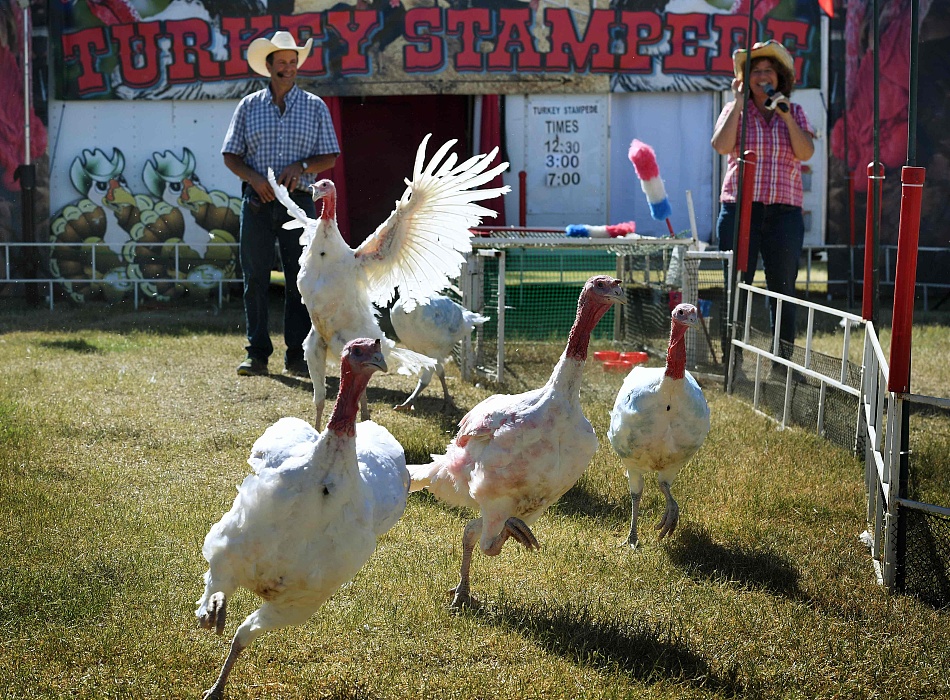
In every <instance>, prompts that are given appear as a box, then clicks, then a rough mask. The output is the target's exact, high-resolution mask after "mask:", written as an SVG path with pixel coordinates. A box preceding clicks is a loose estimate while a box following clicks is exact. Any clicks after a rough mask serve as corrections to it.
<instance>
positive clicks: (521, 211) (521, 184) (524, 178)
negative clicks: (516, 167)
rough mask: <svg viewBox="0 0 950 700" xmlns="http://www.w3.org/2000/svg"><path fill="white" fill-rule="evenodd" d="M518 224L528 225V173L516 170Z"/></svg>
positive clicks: (521, 225) (522, 226)
mask: <svg viewBox="0 0 950 700" xmlns="http://www.w3.org/2000/svg"><path fill="white" fill-rule="evenodd" d="M518 188H519V189H518V225H519V226H520V227H521V228H524V227H525V226H527V225H528V223H527V222H528V173H526V172H525V171H524V170H520V171H519V172H518Z"/></svg>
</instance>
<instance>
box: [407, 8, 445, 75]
mask: <svg viewBox="0 0 950 700" xmlns="http://www.w3.org/2000/svg"><path fill="white" fill-rule="evenodd" d="M433 31H437V32H441V31H442V11H441V10H440V9H439V8H437V7H416V8H414V9H412V10H409V12H407V13H406V20H405V37H406V42H407V43H406V46H405V48H403V65H404V68H405V70H406V72H407V73H423V72H433V71H436V70H439V69H441V68H443V67H444V66H445V41H444V40H443V39H442V37H441V36H435V35H434V34H433V33H432V32H433Z"/></svg>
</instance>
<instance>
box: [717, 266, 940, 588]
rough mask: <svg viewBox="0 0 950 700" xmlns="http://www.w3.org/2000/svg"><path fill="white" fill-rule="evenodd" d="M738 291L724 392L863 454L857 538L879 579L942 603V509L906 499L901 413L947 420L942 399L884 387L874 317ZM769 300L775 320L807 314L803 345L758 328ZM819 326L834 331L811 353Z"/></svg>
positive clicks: (907, 469) (906, 423)
mask: <svg viewBox="0 0 950 700" xmlns="http://www.w3.org/2000/svg"><path fill="white" fill-rule="evenodd" d="M738 290H739V291H738V293H737V297H738V302H737V304H736V305H735V307H734V316H733V327H734V329H735V337H734V338H733V339H732V344H733V345H734V346H735V348H736V349H737V350H739V351H741V356H742V363H741V368H740V367H738V366H737V363H736V359H735V358H736V357H737V356H738V355H736V354H735V353H734V354H733V360H732V362H733V365H732V367H731V371H730V373H729V377H728V381H727V388H728V389H729V391H731V392H736V393H738V394H739V395H740V398H746V399H748V400H750V401H751V403H752V406H753V408H754V409H755V410H756V411H757V412H759V413H762V414H764V415H766V416H768V417H770V418H772V419H773V420H776V421H777V422H778V423H780V425H782V426H783V427H785V426H787V425H790V424H793V423H794V424H797V425H800V426H803V427H808V428H810V429H813V430H815V431H816V432H817V433H818V434H820V435H823V436H825V437H827V438H830V439H832V440H833V441H835V442H836V443H838V444H840V445H841V446H843V447H845V448H847V449H851V450H852V451H854V452H855V454H857V455H858V456H859V457H861V458H863V460H864V465H865V470H864V471H865V489H866V494H867V513H866V519H867V530H866V531H865V532H864V533H862V534H861V540H862V541H863V542H864V543H865V544H866V545H867V546H868V547H869V549H870V552H871V557H872V561H873V563H874V570H875V574H876V576H877V579H878V581H879V582H880V583H881V584H883V585H884V586H886V587H887V588H888V590H892V591H897V592H912V593H915V594H917V595H920V596H921V597H923V598H924V599H925V600H928V601H930V602H933V603H934V604H936V605H938V606H944V605H947V604H950V583H948V573H950V508H947V507H945V506H941V505H936V504H933V503H925V502H921V501H918V500H915V499H913V498H910V497H908V488H907V485H908V484H907V482H908V479H909V474H910V473H912V471H911V470H912V469H913V465H912V461H913V457H914V454H913V450H911V449H909V448H908V443H907V439H908V430H909V428H911V427H912V426H913V423H911V422H910V420H915V419H914V416H913V415H912V414H911V415H910V416H909V418H910V420H905V418H907V416H905V413H906V412H907V411H908V410H910V408H911V407H912V406H916V407H923V408H926V409H928V410H931V411H933V410H936V411H937V412H942V414H943V416H944V417H945V418H946V419H947V420H945V422H944V424H945V425H950V399H946V398H936V397H931V396H923V395H918V394H902V393H896V392H892V391H889V390H888V388H887V387H888V371H889V368H888V362H887V359H886V356H885V353H884V351H883V350H882V348H881V344H880V341H879V339H878V337H877V332H876V330H875V328H874V325H873V324H872V323H870V322H865V321H863V320H862V319H861V318H860V317H858V316H856V315H854V314H851V313H848V312H845V311H839V310H837V309H832V308H829V307H825V306H821V305H819V304H815V303H812V302H808V301H804V300H800V299H796V298H793V297H788V296H784V295H780V294H775V293H772V292H769V291H767V290H763V289H759V288H756V287H752V286H749V285H745V284H740V285H738ZM770 299H774V300H775V302H776V310H775V314H776V319H777V320H776V323H775V326H776V327H779V325H780V319H781V316H782V313H783V312H785V311H787V309H788V308H789V307H790V305H794V306H795V307H796V308H797V310H798V311H797V312H798V313H805V314H807V322H806V324H805V325H806V330H805V334H804V347H801V346H800V345H798V344H797V343H796V346H795V347H794V348H790V347H787V346H786V347H783V345H782V343H781V342H780V341H779V338H778V334H777V332H772V331H768V332H765V331H762V330H757V324H758V326H759V327H762V326H765V327H768V315H767V313H766V312H765V311H764V310H763V307H765V305H766V302H767V301H768V300H770ZM756 306H758V307H759V308H758V309H756ZM756 310H758V314H757V315H758V321H757V320H756V318H755V317H756V313H755V311H756ZM862 327H863V329H862ZM818 328H822V329H835V328H837V329H838V332H839V333H840V340H839V342H838V343H837V346H836V348H834V349H833V350H832V349H830V348H829V347H828V343H827V342H825V344H824V346H823V347H822V351H821V352H818V351H816V350H815V348H814V340H815V332H816V329H818ZM823 335H824V336H825V340H827V334H823ZM858 342H863V352H862V353H861V360H860V364H858V363H857V362H856V361H855V360H852V357H855V356H856V355H857V353H856V352H854V351H853V349H852V347H851V346H852V344H855V343H858ZM750 365H751V367H750ZM842 397H845V398H844V399H843V400H842ZM911 519H913V520H914V522H915V523H916V525H915V526H914V527H913V528H912V527H911V526H910V524H909V523H910V521H911ZM909 553H911V554H909Z"/></svg>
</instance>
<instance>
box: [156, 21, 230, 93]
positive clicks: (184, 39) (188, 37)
mask: <svg viewBox="0 0 950 700" xmlns="http://www.w3.org/2000/svg"><path fill="white" fill-rule="evenodd" d="M163 34H165V35H168V36H170V37H171V40H172V42H171V51H172V57H173V59H172V63H171V65H170V66H168V80H169V81H170V82H172V83H191V82H194V81H195V80H214V79H216V78H219V77H220V76H221V64H220V62H218V61H214V60H212V58H211V51H210V49H211V25H209V24H208V23H207V22H205V21H204V20H200V19H177V20H169V21H167V22H165V31H164V32H163Z"/></svg>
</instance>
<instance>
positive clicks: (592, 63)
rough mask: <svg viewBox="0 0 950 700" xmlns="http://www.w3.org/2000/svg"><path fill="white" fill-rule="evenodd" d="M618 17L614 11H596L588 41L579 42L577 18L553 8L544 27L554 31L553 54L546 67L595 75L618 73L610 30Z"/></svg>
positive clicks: (590, 26) (586, 35) (549, 11)
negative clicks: (575, 22)
mask: <svg viewBox="0 0 950 700" xmlns="http://www.w3.org/2000/svg"><path fill="white" fill-rule="evenodd" d="M615 19H616V14H615V13H614V11H613V10H594V11H593V12H592V13H591V15H590V19H589V20H588V22H587V29H586V30H585V32H584V39H583V40H579V38H578V36H577V28H576V26H575V25H574V14H573V13H572V12H571V11H570V10H568V9H567V8H549V9H546V10H545V11H544V24H545V25H547V26H548V27H550V28H551V52H550V53H548V54H547V55H546V57H545V59H546V60H545V66H546V68H547V69H548V70H552V71H568V70H570V69H572V68H576V69H577V70H585V69H588V68H589V69H590V70H591V72H594V73H609V72H610V71H612V70H613V69H614V56H613V54H611V53H610V26H611V25H612V24H614V21H615Z"/></svg>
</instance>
